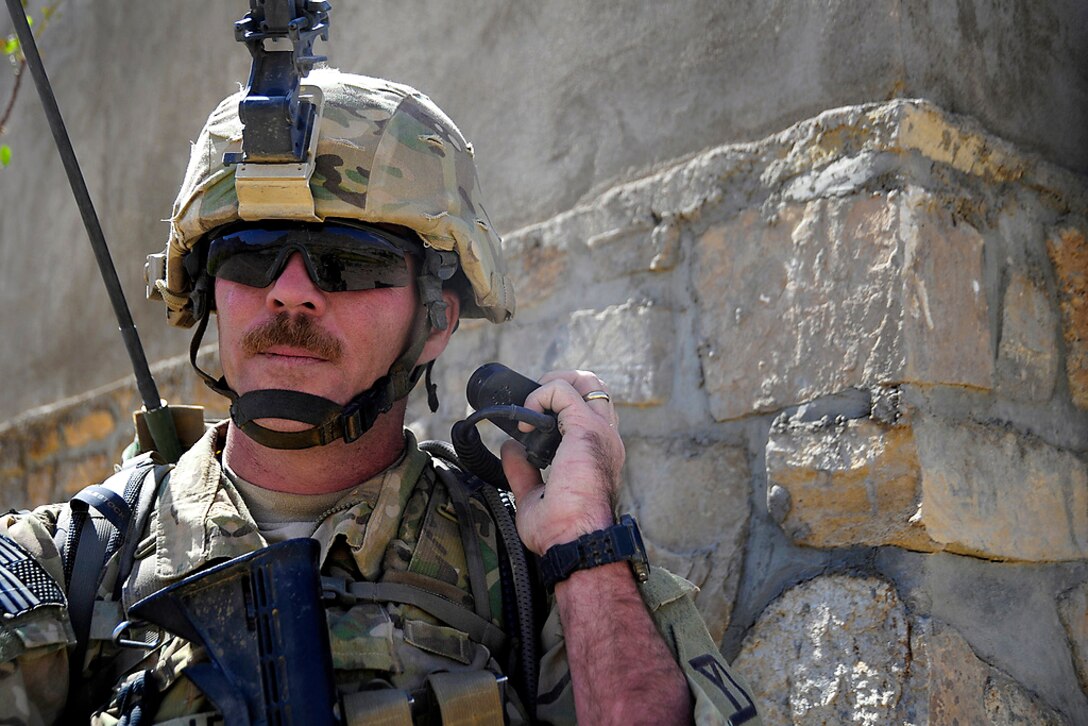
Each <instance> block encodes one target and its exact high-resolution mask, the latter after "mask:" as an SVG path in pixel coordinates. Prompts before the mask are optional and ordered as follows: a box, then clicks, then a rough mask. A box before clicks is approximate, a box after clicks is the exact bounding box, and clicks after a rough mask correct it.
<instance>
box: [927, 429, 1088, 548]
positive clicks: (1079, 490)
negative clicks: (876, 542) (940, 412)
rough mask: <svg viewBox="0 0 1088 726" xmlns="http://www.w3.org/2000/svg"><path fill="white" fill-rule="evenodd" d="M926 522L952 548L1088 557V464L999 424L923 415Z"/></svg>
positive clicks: (931, 533)
mask: <svg viewBox="0 0 1088 726" xmlns="http://www.w3.org/2000/svg"><path fill="white" fill-rule="evenodd" d="M914 430H915V445H916V447H917V449H918V459H919V464H920V466H921V471H922V500H921V514H920V517H921V521H922V523H923V524H924V526H925V528H926V533H927V534H928V535H929V537H930V538H931V539H933V540H934V541H935V542H938V543H940V544H941V547H942V548H943V549H945V550H948V551H950V552H958V553H962V554H970V555H976V556H980V557H986V558H989V559H1009V560H1028V561H1032V562H1053V561H1061V560H1076V559H1082V558H1084V557H1088V466H1086V465H1085V462H1084V461H1083V460H1081V459H1080V458H1078V457H1077V456H1075V455H1074V454H1072V453H1071V452H1069V451H1065V450H1063V449H1059V448H1057V447H1053V446H1050V445H1048V444H1046V443H1045V442H1043V441H1040V440H1038V439H1035V438H1033V437H1030V436H1027V435H1023V434H1017V433H1016V432H1014V431H1011V430H1008V429H1005V428H1003V427H1000V426H982V425H978V424H965V423H952V422H948V421H943V420H940V419H937V418H925V419H922V420H919V421H918V422H917V423H916V424H915V426H914Z"/></svg>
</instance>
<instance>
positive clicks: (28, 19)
mask: <svg viewBox="0 0 1088 726" xmlns="http://www.w3.org/2000/svg"><path fill="white" fill-rule="evenodd" d="M26 24H27V25H29V26H30V27H32V28H33V27H34V18H32V17H30V16H29V15H27V16H26Z"/></svg>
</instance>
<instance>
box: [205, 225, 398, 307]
mask: <svg viewBox="0 0 1088 726" xmlns="http://www.w3.org/2000/svg"><path fill="white" fill-rule="evenodd" d="M292 252H299V253H301V254H302V255H303V257H304V260H305V264H306V268H307V270H308V271H309V273H310V277H311V278H312V279H313V281H314V283H315V284H316V285H317V286H318V287H319V288H321V289H322V290H324V291H326V292H343V291H345V290H370V289H372V288H376V287H404V286H406V285H408V284H409V282H410V278H409V273H408V265H407V263H406V262H405V259H404V254H405V253H404V251H403V249H401V248H400V247H398V246H397V245H395V244H394V243H393V242H392V241H391V238H390V237H389V236H387V235H385V234H383V233H379V232H378V231H372V230H369V229H357V228H355V227H344V226H339V225H328V224H326V225H321V226H315V227H291V228H282V229H276V228H252V227H251V228H245V229H239V230H234V231H232V232H228V233H226V234H222V235H219V236H216V237H214V238H212V240H211V244H210V245H209V249H208V267H207V269H208V273H209V274H210V275H213V276H215V277H219V278H222V279H224V280H230V281H231V282H238V283H241V284H243V285H249V286H251V287H267V286H268V285H270V284H272V281H273V280H275V279H276V277H278V276H279V274H280V273H281V272H282V271H283V267H284V266H285V265H286V264H287V260H288V258H289V257H290V256H291V253H292Z"/></svg>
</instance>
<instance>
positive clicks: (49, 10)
mask: <svg viewBox="0 0 1088 726" xmlns="http://www.w3.org/2000/svg"><path fill="white" fill-rule="evenodd" d="M56 11H57V8H56V6H54V5H46V6H45V7H44V8H42V20H49V18H51V17H53V13H55V12H56Z"/></svg>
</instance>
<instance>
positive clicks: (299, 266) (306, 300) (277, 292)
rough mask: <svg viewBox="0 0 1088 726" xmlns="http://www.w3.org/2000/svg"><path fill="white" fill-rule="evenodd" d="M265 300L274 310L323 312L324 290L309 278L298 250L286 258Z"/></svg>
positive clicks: (324, 302)
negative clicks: (285, 262)
mask: <svg viewBox="0 0 1088 726" xmlns="http://www.w3.org/2000/svg"><path fill="white" fill-rule="evenodd" d="M265 302H266V304H267V305H268V307H269V308H271V309H272V310H273V311H274V312H277V313H280V312H295V311H303V312H308V313H311V314H314V315H321V314H323V313H324V312H325V304H326V298H325V292H324V291H323V290H322V289H321V288H319V287H318V286H317V285H315V284H314V281H313V280H311V279H310V272H309V270H307V269H306V263H305V262H304V261H303V259H302V255H301V254H300V253H298V252H294V253H292V254H291V256H290V257H289V258H287V264H285V265H284V266H283V271H282V272H280V274H279V277H277V278H276V280H275V281H274V282H273V283H272V284H271V285H270V286H269V288H268V294H267V295H266V298H265Z"/></svg>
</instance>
